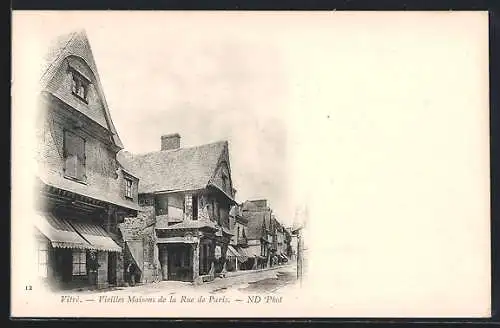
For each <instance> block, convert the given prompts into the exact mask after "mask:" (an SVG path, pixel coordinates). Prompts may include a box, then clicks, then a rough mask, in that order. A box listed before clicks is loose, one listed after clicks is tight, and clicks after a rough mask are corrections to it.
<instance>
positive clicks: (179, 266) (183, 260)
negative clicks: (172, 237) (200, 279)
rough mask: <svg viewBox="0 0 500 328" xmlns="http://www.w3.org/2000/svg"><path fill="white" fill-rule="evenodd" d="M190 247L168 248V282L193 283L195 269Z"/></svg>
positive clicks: (176, 246)
mask: <svg viewBox="0 0 500 328" xmlns="http://www.w3.org/2000/svg"><path fill="white" fill-rule="evenodd" d="M191 253H192V250H191V247H189V245H170V246H168V251H167V254H168V280H178V281H191V280H192V276H193V275H192V271H193V267H192V264H191V260H192V256H191Z"/></svg>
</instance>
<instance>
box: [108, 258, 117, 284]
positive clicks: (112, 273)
mask: <svg viewBox="0 0 500 328" xmlns="http://www.w3.org/2000/svg"><path fill="white" fill-rule="evenodd" d="M116 262H117V259H116V253H115V252H109V253H108V283H109V284H110V285H116V264H117V263H116Z"/></svg>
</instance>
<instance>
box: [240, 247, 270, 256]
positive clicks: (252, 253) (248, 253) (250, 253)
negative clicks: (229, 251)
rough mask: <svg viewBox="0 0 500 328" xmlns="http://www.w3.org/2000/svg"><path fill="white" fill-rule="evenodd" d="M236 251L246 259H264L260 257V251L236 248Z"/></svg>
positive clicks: (253, 248)
mask: <svg viewBox="0 0 500 328" xmlns="http://www.w3.org/2000/svg"><path fill="white" fill-rule="evenodd" d="M238 251H239V252H240V254H243V255H245V256H247V257H257V258H264V257H263V256H261V255H260V249H258V248H255V247H249V248H238Z"/></svg>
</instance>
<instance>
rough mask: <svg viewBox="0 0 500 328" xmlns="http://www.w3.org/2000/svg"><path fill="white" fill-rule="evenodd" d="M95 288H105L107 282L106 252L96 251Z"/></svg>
mask: <svg viewBox="0 0 500 328" xmlns="http://www.w3.org/2000/svg"><path fill="white" fill-rule="evenodd" d="M97 263H99V268H98V269H97V288H107V287H108V286H109V284H108V252H102V251H98V252H97Z"/></svg>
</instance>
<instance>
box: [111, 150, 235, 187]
mask: <svg viewBox="0 0 500 328" xmlns="http://www.w3.org/2000/svg"><path fill="white" fill-rule="evenodd" d="M227 146H228V142H227V141H219V142H214V143H210V144H205V145H201V146H196V147H189V148H179V149H173V150H161V151H156V152H150V153H146V154H137V155H136V154H131V153H130V152H128V151H123V150H122V151H120V152H119V153H118V156H117V159H118V161H119V162H120V164H121V165H123V166H124V167H125V169H126V170H128V171H131V172H132V173H134V174H135V175H137V177H138V178H139V193H155V192H162V191H168V192H174V191H187V190H199V189H204V188H206V187H207V185H208V184H209V183H210V182H211V179H212V178H213V175H214V173H215V171H216V169H217V165H218V164H219V161H220V159H221V156H222V154H223V151H224V149H225V148H226V147H227Z"/></svg>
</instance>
